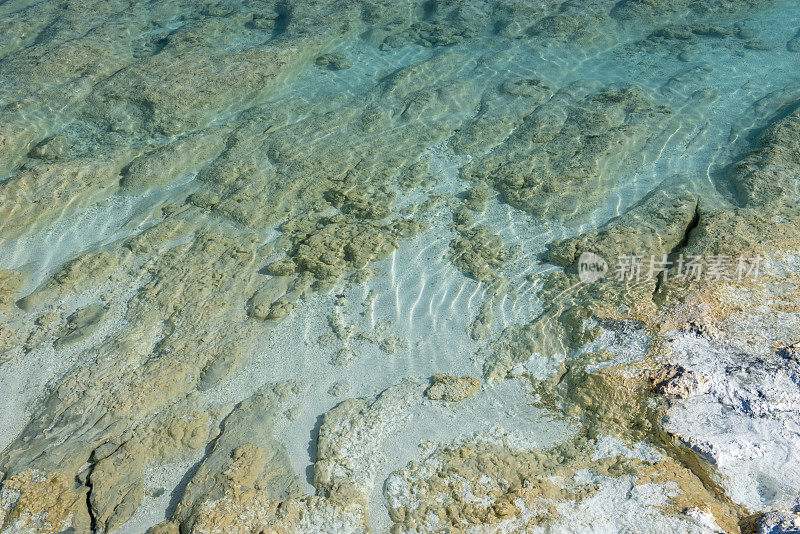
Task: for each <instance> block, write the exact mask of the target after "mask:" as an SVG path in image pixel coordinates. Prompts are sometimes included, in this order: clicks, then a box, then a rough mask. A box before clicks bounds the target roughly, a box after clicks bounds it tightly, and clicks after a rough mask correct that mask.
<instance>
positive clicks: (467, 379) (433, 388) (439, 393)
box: [425, 375, 481, 402]
mask: <svg viewBox="0 0 800 534" xmlns="http://www.w3.org/2000/svg"><path fill="white" fill-rule="evenodd" d="M432 380H433V383H432V384H431V385H430V387H429V388H428V389H427V390H425V396H426V397H428V398H429V399H432V400H443V401H447V402H459V401H462V400H464V399H468V398H470V397H471V396H473V395H474V394H475V393H476V392H477V391H478V389H480V387H481V383H480V380H478V379H477V378H473V377H471V376H460V377H456V376H448V375H434V376H433V379H432Z"/></svg>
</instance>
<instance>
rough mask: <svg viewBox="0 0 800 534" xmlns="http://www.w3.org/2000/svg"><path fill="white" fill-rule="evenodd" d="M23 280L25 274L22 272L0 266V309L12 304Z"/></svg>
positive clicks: (22, 284)
mask: <svg viewBox="0 0 800 534" xmlns="http://www.w3.org/2000/svg"><path fill="white" fill-rule="evenodd" d="M25 281H26V276H25V275H24V274H23V273H20V272H17V271H11V270H9V269H2V268H0V309H3V308H10V307H11V306H13V305H14V298H15V297H16V295H17V293H18V292H19V290H20V289H22V286H24V285H25Z"/></svg>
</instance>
